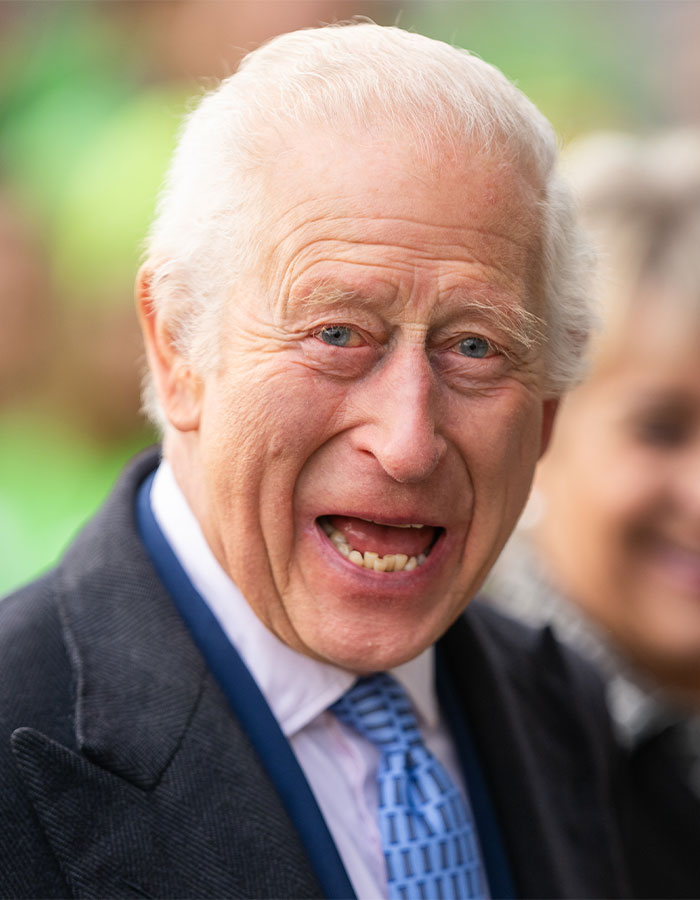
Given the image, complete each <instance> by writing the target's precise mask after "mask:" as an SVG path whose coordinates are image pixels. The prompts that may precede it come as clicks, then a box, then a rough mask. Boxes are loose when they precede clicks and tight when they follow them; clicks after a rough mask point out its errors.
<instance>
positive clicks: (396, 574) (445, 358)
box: [190, 134, 552, 672]
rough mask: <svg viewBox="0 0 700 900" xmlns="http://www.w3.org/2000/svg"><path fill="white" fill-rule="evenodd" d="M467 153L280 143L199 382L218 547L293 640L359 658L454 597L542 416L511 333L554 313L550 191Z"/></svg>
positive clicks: (476, 567)
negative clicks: (240, 277) (248, 270)
mask: <svg viewBox="0 0 700 900" xmlns="http://www.w3.org/2000/svg"><path fill="white" fill-rule="evenodd" d="M465 156H466V157H467V158H466V159H465V158H461V159H455V158H454V157H453V155H452V154H451V153H450V152H449V150H448V149H446V150H445V154H444V156H443V157H442V158H441V159H440V164H439V165H438V166H436V165H430V164H428V163H426V162H423V161H420V160H419V159H418V157H417V155H416V154H414V153H413V152H411V151H410V150H406V149H404V148H402V147H399V146H398V145H397V144H396V143H389V142H386V143H376V142H375V143H370V142H366V143H363V142H362V141H354V142H352V143H348V142H343V141H340V140H339V139H337V138H332V137H328V138H326V137H324V136H323V135H322V136H319V135H317V134H316V135H314V139H313V140H311V139H308V140H303V141H301V140H300V141H298V142H297V143H296V145H295V146H294V147H293V148H291V149H289V150H287V151H286V152H285V153H284V154H281V155H280V157H279V159H278V160H277V162H276V165H275V171H274V175H271V176H270V178H269V184H268V189H269V193H268V196H269V198H270V217H269V221H270V225H269V228H267V229H266V233H265V240H266V246H267V247H268V248H269V249H268V252H267V253H266V254H265V255H264V257H263V260H264V261H263V265H262V266H261V267H260V269H259V271H258V272H257V273H256V276H255V277H250V278H249V279H246V280H245V281H244V282H242V283H239V284H237V285H236V286H235V289H234V296H233V297H232V299H231V302H230V304H229V306H228V308H227V313H226V316H225V319H224V322H223V350H222V357H221V358H222V363H221V366H220V368H219V370H218V371H217V372H216V373H215V374H212V375H211V376H209V377H208V378H207V379H206V382H205V385H204V393H203V400H202V407H201V415H200V419H199V427H198V431H197V433H196V438H195V441H196V447H197V449H196V453H195V466H196V472H195V478H196V480H197V482H198V489H197V491H196V492H195V496H194V497H193V496H190V500H191V502H193V505H194V507H195V512H196V514H197V515H198V517H199V519H200V521H201V522H202V525H203V528H204V531H205V534H206V536H207V539H208V541H209V543H210V545H211V546H212V549H213V550H214V553H215V555H216V556H217V558H218V559H219V561H220V562H221V564H222V565H223V567H224V568H225V569H226V571H227V572H228V573H229V574H230V575H231V577H232V578H233V580H234V581H235V582H236V583H237V585H238V586H239V587H240V589H241V590H242V592H243V593H244V595H245V596H246V598H247V599H248V601H249V603H250V604H251V606H252V607H253V609H254V610H255V612H256V613H257V615H258V616H259V617H260V619H261V620H262V621H263V622H264V623H265V624H266V625H267V626H268V627H269V628H270V629H271V630H272V631H273V632H274V633H275V634H277V635H278V637H280V638H281V639H282V640H283V641H284V642H286V643H287V644H289V645H290V646H292V647H294V648H296V649H298V650H300V651H301V652H303V653H306V654H309V655H311V656H314V657H317V658H320V659H322V660H325V661H329V662H332V663H334V664H336V665H339V666H342V667H345V668H348V669H351V670H354V671H358V672H367V671H373V670H378V669H385V668H390V667H392V666H395V665H398V664H399V663H401V662H404V661H406V660H408V659H410V658H413V657H414V656H416V655H417V654H418V653H420V652H421V651H422V650H423V649H425V648H426V647H427V646H428V645H430V644H431V643H432V642H434V641H435V640H436V639H437V638H438V637H439V636H440V635H441V634H442V633H443V632H444V631H445V630H446V628H447V627H448V626H449V625H450V624H451V622H452V621H453V620H454V619H455V618H456V617H457V616H458V614H459V613H460V612H461V610H462V609H463V608H464V606H465V604H466V603H467V601H468V600H469V599H470V598H471V597H472V596H473V594H474V593H475V591H476V590H477V589H478V587H479V586H480V585H481V583H482V581H483V579H484V577H485V576H486V573H487V572H488V570H489V568H490V566H491V565H492V563H493V561H494V559H495V557H496V555H497V554H498V552H499V550H500V548H501V547H502V545H503V543H504V541H505V540H506V538H507V536H508V534H509V533H510V531H511V529H512V527H513V525H514V523H515V521H516V519H517V516H518V514H519V512H520V510H521V508H522V505H523V503H524V501H525V499H526V495H527V493H528V489H529V485H530V480H531V476H532V471H533V468H534V465H535V462H536V460H537V458H538V456H539V454H540V450H541V444H542V434H543V428H544V429H545V430H547V427H548V425H547V423H548V420H549V414H548V413H549V409H548V405H547V404H543V400H542V389H541V382H542V373H541V354H540V352H539V351H538V350H529V351H528V350H527V348H526V347H525V346H524V342H523V340H522V339H521V338H522V335H521V334H519V333H518V332H519V331H523V330H524V331H525V333H527V323H525V322H523V318H524V314H525V315H526V314H527V313H526V311H529V312H530V313H537V312H539V311H540V310H538V309H537V301H536V299H535V298H536V296H537V288H538V271H537V266H538V250H539V232H538V219H537V216H536V213H535V202H536V195H535V191H534V190H533V188H532V187H531V186H530V185H529V184H528V182H527V181H526V180H525V179H524V178H523V177H522V176H521V175H520V174H519V173H518V172H517V171H516V170H515V169H514V168H513V167H512V166H510V165H504V164H499V163H498V162H497V161H496V160H494V159H489V158H486V157H483V156H478V155H476V154H475V155H473V156H471V157H469V155H468V154H465ZM550 405H552V404H551V403H550ZM543 409H544V411H545V413H546V415H544V416H543ZM543 423H544V424H543ZM408 526H410V527H408ZM367 554H369V555H367ZM360 559H361V560H362V565H358V564H357V562H358V561H359V560H360ZM375 560H377V562H376V563H375ZM382 568H384V569H385V571H382ZM392 569H393V571H390V570H392Z"/></svg>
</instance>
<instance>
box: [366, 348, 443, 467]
mask: <svg viewBox="0 0 700 900" xmlns="http://www.w3.org/2000/svg"><path fill="white" fill-rule="evenodd" d="M361 391H362V397H361V399H360V403H361V409H362V411H363V417H364V422H363V424H362V425H360V427H358V428H357V429H355V431H354V438H353V439H354V445H355V447H356V449H358V450H361V451H364V452H366V453H370V454H371V455H372V456H374V457H375V459H376V460H377V462H378V463H379V465H380V466H381V467H382V469H384V471H385V472H386V473H387V475H389V476H390V477H391V478H392V479H393V480H394V481H398V482H400V483H402V484H408V483H412V482H419V481H423V480H424V479H426V478H428V477H429V476H430V475H431V474H432V473H433V471H434V470H435V468H436V466H437V465H438V463H439V462H440V459H441V458H442V456H443V454H444V452H445V448H446V443H445V439H444V437H443V436H442V435H441V434H440V432H439V430H438V429H439V423H440V419H441V409H440V396H439V384H438V383H437V379H436V377H435V374H434V372H433V370H432V368H431V365H430V361H429V359H428V357H427V355H426V353H425V350H424V349H423V348H422V347H419V346H409V347H404V348H401V349H396V350H394V351H393V352H392V353H391V354H390V356H389V357H388V358H386V359H385V360H384V362H383V364H382V366H381V367H380V369H379V370H378V371H377V372H375V373H374V375H373V376H372V377H370V378H368V379H367V380H366V382H365V384H364V385H363V386H362V388H361Z"/></svg>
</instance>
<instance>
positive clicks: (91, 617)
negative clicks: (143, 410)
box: [0, 453, 624, 898]
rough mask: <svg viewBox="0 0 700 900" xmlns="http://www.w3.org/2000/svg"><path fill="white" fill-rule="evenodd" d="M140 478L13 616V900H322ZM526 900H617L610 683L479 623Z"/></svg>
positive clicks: (144, 459)
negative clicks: (172, 593) (181, 592)
mask: <svg viewBox="0 0 700 900" xmlns="http://www.w3.org/2000/svg"><path fill="white" fill-rule="evenodd" d="M156 464H157V456H156V455H155V454H153V453H150V454H145V455H143V456H141V457H139V458H138V459H137V460H136V461H135V462H134V463H132V464H131V466H130V467H129V468H128V470H127V472H126V473H125V475H124V476H123V477H122V479H121V480H120V482H119V483H118V485H117V487H116V488H115V491H114V493H113V494H112V496H111V497H110V498H109V500H108V501H107V502H106V504H105V505H104V507H103V508H102V509H101V511H100V512H99V513H98V515H97V516H96V517H95V518H94V519H93V520H92V522H90V523H89V524H88V526H87V527H86V528H85V530H84V531H83V532H82V534H81V535H80V536H79V537H78V538H77V540H76V541H75V543H74V544H73V546H72V547H71V548H70V549H69V551H68V552H67V554H66V556H65V558H64V559H63V561H62V562H61V563H60V565H59V566H58V567H57V568H56V569H55V570H54V571H53V572H51V573H49V574H48V575H47V576H46V577H44V578H43V579H41V580H40V581H38V582H36V583H34V584H32V585H29V586H28V587H27V588H25V589H23V590H21V591H19V592H17V593H16V594H14V595H12V596H11V597H9V598H7V599H6V600H4V601H3V602H2V603H0V896H3V897H46V898H49V897H144V896H146V897H193V898H194V897H209V898H216V897H319V896H321V891H320V886H319V883H318V880H317V878H316V876H315V874H314V871H313V869H312V867H311V864H310V862H309V859H308V857H307V855H306V853H305V851H304V849H303V844H302V842H301V840H300V838H299V835H298V833H297V832H296V830H295V828H294V826H293V825H292V823H291V821H290V819H289V817H288V815H287V812H286V810H285V808H284V806H283V804H282V802H281V800H280V798H279V796H278V795H277V793H276V791H275V789H274V788H273V785H272V783H271V781H270V779H269V778H268V776H267V774H266V772H265V770H264V769H263V767H262V765H261V762H260V760H259V758H258V756H257V754H256V753H255V751H254V750H253V748H252V747H251V744H250V742H249V740H248V738H247V736H246V734H245V733H244V732H243V730H242V728H241V726H240V724H239V722H238V720H237V718H236V716H235V715H234V714H233V713H232V711H231V708H230V707H229V705H228V703H227V701H226V698H225V696H224V694H223V693H222V691H221V689H220V687H219V685H218V684H217V683H216V681H215V680H214V678H213V677H212V675H211V674H210V672H209V670H208V669H207V666H206V665H205V662H204V660H203V658H202V656H201V655H200V653H199V651H198V650H197V649H196V647H195V645H194V643H193V642H192V639H191V637H190V634H189V632H188V631H187V629H186V627H185V625H184V624H183V622H182V620H181V619H180V617H179V615H178V613H177V611H176V609H175V607H174V605H173V603H172V601H171V598H170V597H169V596H168V594H167V593H166V591H165V589H164V587H163V585H162V583H161V582H160V580H159V579H158V577H157V575H156V573H155V571H154V569H153V566H152V564H151V562H150V559H149V557H148V555H147V554H146V552H145V550H144V547H143V544H142V543H141V540H140V538H139V536H138V533H137V530H136V526H135V519H134V498H135V493H136V491H137V489H138V485H139V483H140V482H141V481H142V480H143V478H144V477H145V476H146V475H147V474H148V472H149V471H150V470H151V469H152V468H153V467H154V466H155V465H156ZM441 657H442V658H443V659H444V660H445V663H446V669H447V671H448V675H449V677H450V679H451V682H452V687H453V691H454V695H455V696H456V697H457V698H458V701H459V703H460V704H461V705H462V707H463V711H464V715H465V717H466V719H467V721H468V724H469V728H470V730H471V733H472V734H473V736H474V742H475V745H476V749H477V752H478V754H479V757H480V762H481V768H482V770H483V772H484V776H485V778H486V781H487V783H488V787H489V791H490V795H491V798H492V801H493V804H494V807H495V810H496V815H497V818H498V821H499V825H500V831H501V834H502V836H503V840H504V844H505V847H506V852H507V854H508V857H509V862H510V868H511V870H512V873H513V877H514V880H515V884H516V891H517V893H518V895H519V896H521V897H572V898H579V897H615V896H620V895H621V893H622V892H623V890H624V888H623V885H622V884H621V880H620V873H619V868H618V858H617V853H616V847H617V844H616V834H615V831H614V827H613V825H612V822H611V818H610V815H609V807H608V801H609V797H608V790H609V784H610V778H611V768H610V767H611V760H612V758H613V756H612V749H611V748H612V743H611V740H610V737H609V733H608V731H607V726H606V717H605V713H604V709H603V700H602V697H601V695H600V692H599V688H598V683H597V681H596V680H595V678H594V677H593V676H591V674H590V672H589V670H588V669H587V668H586V667H585V666H583V665H582V664H581V663H580V662H579V661H578V660H577V659H575V658H574V657H572V656H570V655H569V654H568V653H565V652H564V651H562V649H561V648H560V647H559V645H558V644H557V643H556V641H555V640H554V639H553V638H552V636H551V633H550V632H549V631H547V630H543V631H534V630H530V629H527V628H524V627H522V626H520V625H516V624H515V623H513V622H512V621H510V620H508V619H506V618H504V617H502V616H501V615H500V614H498V613H496V612H495V611H493V610H491V609H487V608H484V607H481V606H479V605H478V604H474V605H472V606H471V607H470V609H469V610H468V612H467V613H466V614H465V615H464V617H463V618H462V619H461V620H459V621H458V622H457V623H456V624H455V625H454V626H453V627H452V628H451V629H450V631H449V632H448V633H447V635H446V636H445V637H444V638H443V639H442V641H441Z"/></svg>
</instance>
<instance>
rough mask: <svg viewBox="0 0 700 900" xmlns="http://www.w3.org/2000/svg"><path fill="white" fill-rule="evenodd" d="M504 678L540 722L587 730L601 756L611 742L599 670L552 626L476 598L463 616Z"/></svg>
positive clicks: (605, 755)
mask: <svg viewBox="0 0 700 900" xmlns="http://www.w3.org/2000/svg"><path fill="white" fill-rule="evenodd" d="M463 619H464V623H465V625H466V628H467V629H468V630H470V631H471V632H472V633H473V634H474V635H475V637H476V639H477V640H478V641H479V642H480V644H481V645H482V646H483V647H484V652H485V653H486V655H487V656H488V658H489V659H490V661H491V664H492V666H493V667H495V668H496V669H497V671H498V673H499V675H500V678H501V679H502V681H503V682H504V683H505V684H507V685H508V687H509V689H510V690H511V691H512V692H513V693H514V694H515V695H517V698H518V700H519V701H520V702H521V703H524V704H525V705H526V707H527V708H530V709H532V710H536V711H537V714H538V717H539V721H540V722H541V723H542V724H543V725H546V724H547V723H549V725H550V726H551V728H552V729H553V730H556V731H557V732H559V733H560V734H563V733H565V732H566V731H569V732H570V735H571V738H572V740H575V739H576V735H581V734H584V735H585V736H586V737H587V739H588V742H589V745H590V744H592V745H593V746H594V747H595V748H596V749H597V752H596V755H598V756H600V758H601V759H602V758H610V755H611V753H612V750H611V746H612V744H613V738H612V730H611V726H610V719H609V715H608V711H607V704H606V700H605V686H604V682H603V680H602V678H601V677H600V675H599V673H598V672H597V670H596V669H595V668H594V667H593V666H592V665H591V664H590V663H589V662H588V661H587V660H585V659H584V658H583V657H581V656H580V655H579V654H578V653H576V652H575V651H574V650H572V649H571V648H570V647H568V646H566V645H565V644H563V643H562V642H561V641H560V640H559V639H558V638H557V637H556V635H555V633H554V631H553V630H552V628H550V627H549V626H548V625H546V624H545V625H539V626H538V625H528V624H525V623H523V622H521V621H519V620H516V619H514V618H512V617H511V616H509V615H507V614H506V613H503V612H501V611H500V610H498V609H495V608H494V607H493V605H492V604H491V603H489V602H487V601H485V600H484V599H483V598H477V599H476V600H475V601H473V603H472V604H471V605H470V607H469V608H468V609H467V612H466V613H465V615H464V617H463Z"/></svg>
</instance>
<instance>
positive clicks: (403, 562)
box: [321, 522, 428, 572]
mask: <svg viewBox="0 0 700 900" xmlns="http://www.w3.org/2000/svg"><path fill="white" fill-rule="evenodd" d="M321 527H322V528H323V530H324V532H325V533H326V534H327V535H328V537H329V539H330V541H331V543H332V544H333V546H334V547H335V548H336V550H337V551H338V553H340V554H341V556H344V557H345V558H346V559H349V560H350V562H351V563H355V565H356V566H359V567H360V568H364V569H371V570H373V571H374V572H412V571H413V569H416V568H418V566H422V565H423V563H424V562H425V561H426V559H427V558H428V554H427V553H419V554H418V556H411V557H408V556H407V555H406V554H405V553H387V555H386V556H380V555H379V554H378V553H375V552H374V551H372V550H366V551H365V552H364V553H360V551H359V550H353V548H352V547H351V546H350V544H349V543H348V541H347V538H346V537H345V535H344V534H343V532H342V531H338V529H337V528H333V526H332V525H331V524H330V523H329V522H321ZM399 527H403V528H422V527H423V526H422V525H404V526H399Z"/></svg>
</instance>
